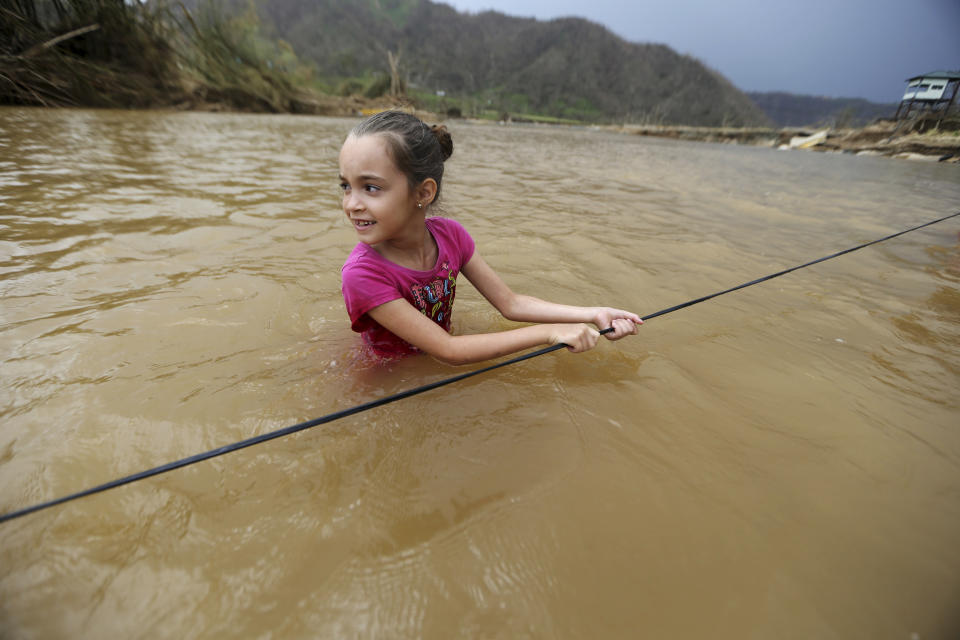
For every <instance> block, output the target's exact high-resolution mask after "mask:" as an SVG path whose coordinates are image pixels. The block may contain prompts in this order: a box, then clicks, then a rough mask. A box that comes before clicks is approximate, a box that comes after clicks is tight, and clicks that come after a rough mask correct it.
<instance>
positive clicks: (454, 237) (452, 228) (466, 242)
mask: <svg viewBox="0 0 960 640" xmlns="http://www.w3.org/2000/svg"><path fill="white" fill-rule="evenodd" d="M426 222H427V228H428V229H429V230H430V233H432V234H433V237H434V238H435V239H437V240H438V241H441V240H444V241H446V242H449V243H450V244H452V245H454V246H456V247H457V248H458V249H459V251H460V252H461V253H466V254H467V257H468V258H469V256H470V255H471V254H473V249H474V242H473V238H472V237H471V236H470V234H469V233H468V232H467V230H466V229H465V228H464V227H463V225H462V224H460V223H459V222H457V221H456V220H453V219H452V218H441V217H433V218H427V220H426Z"/></svg>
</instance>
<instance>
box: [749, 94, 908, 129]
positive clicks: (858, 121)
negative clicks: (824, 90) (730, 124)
mask: <svg viewBox="0 0 960 640" xmlns="http://www.w3.org/2000/svg"><path fill="white" fill-rule="evenodd" d="M747 95H748V96H750V98H751V99H752V100H753V101H754V102H755V103H756V104H757V106H758V107H760V108H761V109H763V111H764V113H766V114H767V117H769V118H770V120H772V121H773V122H774V123H775V124H776V125H777V126H780V127H815V126H831V127H837V128H844V127H861V126H863V125H866V124H869V123H871V122H873V121H874V120H876V119H877V118H892V117H893V115H894V114H895V113H896V111H897V105H896V103H890V104H882V103H878V102H870V101H868V100H863V99H862V98H825V97H822V96H803V95H795V94H792V93H783V92H770V93H748V94H747Z"/></svg>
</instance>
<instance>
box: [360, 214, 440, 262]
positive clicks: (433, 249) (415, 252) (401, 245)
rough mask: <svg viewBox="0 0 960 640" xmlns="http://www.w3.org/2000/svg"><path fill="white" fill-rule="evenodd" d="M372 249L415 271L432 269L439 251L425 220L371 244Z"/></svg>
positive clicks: (391, 260)
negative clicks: (393, 235)
mask: <svg viewBox="0 0 960 640" xmlns="http://www.w3.org/2000/svg"><path fill="white" fill-rule="evenodd" d="M417 227H418V228H417ZM373 250H374V251H376V252H377V253H379V254H380V255H381V256H383V257H384V258H386V259H387V260H389V261H390V262H393V263H396V264H399V265H400V266H402V267H407V268H408V269H414V270H416V271H428V270H430V269H432V268H433V267H434V265H435V264H436V263H437V258H438V254H439V251H440V249H439V247H438V246H437V241H436V240H434V238H433V234H431V233H430V231H429V230H428V229H427V224H426V220H424V222H423V224H422V225H417V226H416V227H414V228H412V229H411V230H410V231H409V232H408V233H405V234H403V236H400V237H395V238H391V239H389V240H384V241H383V242H379V243H377V244H376V245H373Z"/></svg>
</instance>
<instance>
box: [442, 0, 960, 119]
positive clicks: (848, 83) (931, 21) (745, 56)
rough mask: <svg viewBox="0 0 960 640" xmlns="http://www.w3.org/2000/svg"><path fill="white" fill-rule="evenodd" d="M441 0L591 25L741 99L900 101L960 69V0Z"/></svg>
mask: <svg viewBox="0 0 960 640" xmlns="http://www.w3.org/2000/svg"><path fill="white" fill-rule="evenodd" d="M434 1H437V2H444V3H445V4H448V5H450V6H452V7H454V8H456V9H458V10H460V11H469V12H470V13H477V12H479V11H483V10H486V9H494V10H496V11H499V12H501V13H506V14H508V15H514V16H523V17H536V18H540V19H543V20H546V19H549V18H556V17H560V16H579V17H582V18H587V19H588V20H592V21H594V22H599V23H600V24H603V25H606V26H607V27H608V28H609V29H610V30H611V31H613V32H614V33H616V34H617V35H619V36H621V37H623V38H625V39H626V40H629V41H631V42H659V43H663V44H666V45H669V46H670V47H671V48H672V49H674V50H675V51H676V52H678V53H683V54H689V55H692V56H694V57H695V58H697V59H699V60H700V61H701V62H704V63H705V64H706V65H707V66H709V67H710V68H712V69H714V70H716V71H719V72H720V73H722V74H723V75H724V76H726V77H727V78H728V79H729V80H730V81H731V82H733V84H735V85H736V86H737V87H739V88H740V89H742V90H744V91H789V92H791V93H800V94H807V95H823V96H831V97H848V98H867V99H868V100H873V101H875V102H898V101H899V100H900V97H901V96H902V95H903V90H904V88H905V86H906V82H905V80H906V78H908V77H910V76H914V75H919V74H922V73H926V72H928V71H937V70H960V0H659V1H654V0H636V1H634V2H630V1H624V0H434Z"/></svg>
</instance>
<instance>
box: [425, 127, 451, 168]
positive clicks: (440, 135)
mask: <svg viewBox="0 0 960 640" xmlns="http://www.w3.org/2000/svg"><path fill="white" fill-rule="evenodd" d="M430 131H432V132H433V135H434V137H436V139H437V142H439V143H440V152H441V153H442V154H443V159H444V160H446V159H447V158H449V157H450V156H452V155H453V138H452V137H451V136H450V132H449V131H447V127H446V126H444V125H442V124H435V125H433V126H432V127H430Z"/></svg>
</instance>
